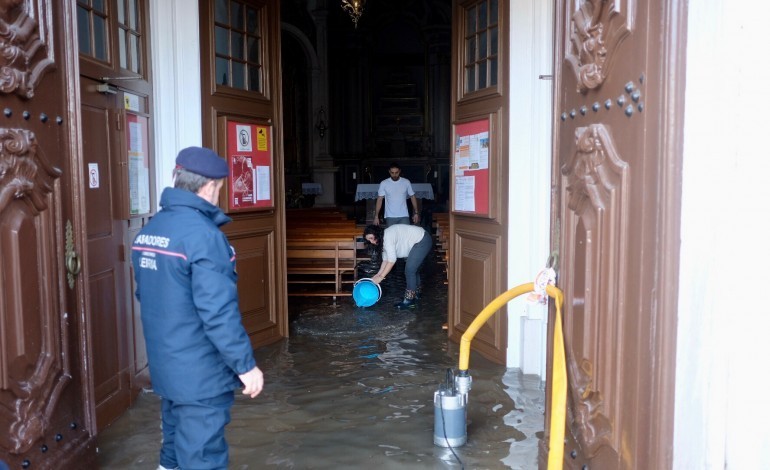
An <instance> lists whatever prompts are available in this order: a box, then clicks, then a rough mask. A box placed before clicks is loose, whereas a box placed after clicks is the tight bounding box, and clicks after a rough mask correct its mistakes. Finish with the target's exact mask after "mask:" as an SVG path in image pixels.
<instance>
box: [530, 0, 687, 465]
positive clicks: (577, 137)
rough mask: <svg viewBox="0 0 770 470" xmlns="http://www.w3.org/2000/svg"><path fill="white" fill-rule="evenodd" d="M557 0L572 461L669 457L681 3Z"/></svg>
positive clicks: (559, 196)
mask: <svg viewBox="0 0 770 470" xmlns="http://www.w3.org/2000/svg"><path fill="white" fill-rule="evenodd" d="M557 3H558V5H557V14H556V17H557V19H556V21H557V24H556V31H557V39H556V44H555V46H556V56H555V65H556V69H555V75H554V78H555V80H556V82H555V97H554V106H555V113H554V152H555V153H554V158H553V162H554V167H553V181H554V183H555V184H556V189H557V191H556V194H555V198H554V201H553V203H554V210H553V225H552V226H553V227H554V243H557V242H558V248H559V253H560V255H561V256H560V258H561V259H560V267H559V280H558V283H559V287H561V288H562V289H563V290H564V293H565V309H564V312H565V315H564V332H565V339H566V346H567V359H568V374H569V391H568V413H567V421H568V423H567V432H566V435H567V444H566V448H565V465H566V468H597V469H599V468H600V469H613V468H668V467H670V462H671V460H670V459H671V455H670V442H671V436H672V434H673V424H672V422H673V421H672V415H673V412H672V410H673V394H672V393H671V391H672V390H673V377H674V357H673V353H672V351H674V342H675V331H676V322H675V317H676V302H675V298H674V291H675V284H676V275H675V273H676V269H677V266H676V263H677V261H676V260H677V259H678V256H677V252H678V248H677V242H678V235H677V234H678V219H677V216H678V206H679V197H680V196H679V194H680V192H679V187H678V184H677V181H678V177H679V174H680V170H681V157H680V156H679V152H677V151H676V149H677V147H678V144H677V143H678V142H679V143H680V142H681V140H679V139H680V137H679V136H677V135H674V133H672V132H671V131H670V129H673V128H675V126H676V125H681V109H680V105H681V99H677V97H678V96H681V94H680V93H681V91H682V85H681V83H682V80H681V73H680V71H681V69H678V68H676V67H680V65H679V64H677V65H676V66H672V65H671V64H676V61H675V60H673V59H672V58H674V57H675V56H676V54H677V53H678V51H679V50H681V49H683V46H682V44H680V42H679V38H680V37H681V36H679V35H680V34H681V33H682V30H683V29H684V28H682V27H681V25H679V24H678V23H677V21H681V19H680V18H678V17H677V15H671V14H669V12H673V11H676V10H677V8H678V6H679V2H677V1H676V0H671V1H664V2H657V3H655V2H653V3H650V4H648V3H647V2H637V1H635V0H619V1H615V2H604V1H601V0H568V1H565V2H557ZM661 3H662V5H661ZM549 383H550V378H549ZM549 393H550V390H549ZM547 419H550V416H548V418H547ZM546 429H548V426H546ZM542 442H543V445H542V447H541V466H544V460H543V457H544V456H545V452H546V451H547V449H545V447H546V446H545V442H547V441H542Z"/></svg>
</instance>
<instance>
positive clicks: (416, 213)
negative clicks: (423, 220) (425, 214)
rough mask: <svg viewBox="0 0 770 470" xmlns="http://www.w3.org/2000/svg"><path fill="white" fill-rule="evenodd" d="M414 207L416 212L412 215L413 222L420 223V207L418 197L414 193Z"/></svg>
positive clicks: (412, 197)
mask: <svg viewBox="0 0 770 470" xmlns="http://www.w3.org/2000/svg"><path fill="white" fill-rule="evenodd" d="M411 199H412V209H413V210H414V214H413V215H412V222H414V223H415V224H419V223H420V208H419V207H418V206H417V197H416V196H415V195H414V194H412V196H411Z"/></svg>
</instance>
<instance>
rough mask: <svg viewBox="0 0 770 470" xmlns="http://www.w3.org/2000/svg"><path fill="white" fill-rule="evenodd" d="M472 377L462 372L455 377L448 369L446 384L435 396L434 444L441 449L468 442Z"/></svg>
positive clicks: (464, 371) (442, 385)
mask: <svg viewBox="0 0 770 470" xmlns="http://www.w3.org/2000/svg"><path fill="white" fill-rule="evenodd" d="M470 389H471V376H470V375H468V371H467V370H461V371H460V373H459V375H457V376H456V377H455V375H454V373H453V372H452V369H447V377H446V383H443V384H441V385H440V386H439V388H438V390H436V392H434V394H433V413H434V418H433V443H434V444H435V445H437V446H439V447H460V446H462V445H465V442H466V441H467V440H468V431H467V428H466V416H467V412H466V409H467V406H468V392H469V391H470Z"/></svg>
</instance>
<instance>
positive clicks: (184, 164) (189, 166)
mask: <svg viewBox="0 0 770 470" xmlns="http://www.w3.org/2000/svg"><path fill="white" fill-rule="evenodd" d="M176 164H177V166H178V167H181V168H184V169H185V170H187V171H190V172H192V173H195V174H197V175H201V176H205V177H206V178H211V179H214V180H217V179H220V178H224V177H226V176H227V174H228V171H227V162H225V159H224V158H222V157H220V156H219V155H217V154H216V153H214V151H213V150H211V149H207V148H203V147H187V148H186V149H182V150H181V151H180V152H179V155H177V157H176Z"/></svg>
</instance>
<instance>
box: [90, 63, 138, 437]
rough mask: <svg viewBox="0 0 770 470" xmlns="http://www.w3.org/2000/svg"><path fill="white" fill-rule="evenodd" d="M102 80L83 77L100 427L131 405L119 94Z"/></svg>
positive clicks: (94, 345) (93, 325)
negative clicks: (120, 212) (103, 85)
mask: <svg viewBox="0 0 770 470" xmlns="http://www.w3.org/2000/svg"><path fill="white" fill-rule="evenodd" d="M97 85H99V82H96V81H94V80H90V79H88V78H86V77H81V80H80V96H81V108H80V109H81V120H82V123H83V128H84V129H88V132H84V133H83V139H82V141H83V174H84V175H88V182H87V184H86V185H85V187H84V192H85V203H86V204H85V207H86V237H87V240H88V260H87V264H88V286H89V292H90V297H89V310H90V312H91V347H92V350H93V351H94V360H93V363H94V376H93V380H94V399H95V400H96V419H97V425H98V427H99V429H102V428H104V426H106V425H108V424H109V423H111V422H112V421H114V420H115V419H116V418H117V417H118V416H120V415H121V414H122V413H123V412H124V411H125V410H127V409H128V407H129V405H130V401H131V396H130V395H131V390H130V371H129V348H130V346H129V342H130V341H129V336H130V335H129V333H130V332H131V331H133V330H132V328H131V325H130V322H129V314H128V305H129V304H128V303H127V302H129V296H130V295H131V292H130V290H129V286H130V284H129V282H128V281H127V279H128V264H129V263H127V262H126V260H127V258H126V256H125V254H124V250H125V248H124V246H125V245H124V239H126V233H125V232H126V230H127V223H126V222H125V221H124V220H120V217H119V215H118V214H117V213H116V209H118V207H117V205H118V204H119V202H121V201H122V200H123V198H121V197H119V196H118V194H116V193H117V192H118V191H119V190H120V185H118V184H115V183H116V182H117V180H118V178H119V175H121V171H120V163H121V162H120V160H121V159H120V158H119V147H118V144H119V143H120V142H121V141H122V140H121V139H120V138H119V136H118V135H117V134H118V132H119V131H120V130H121V129H120V127H121V124H120V121H119V113H118V103H119V101H118V94H117V93H115V92H114V91H112V90H110V91H109V92H100V91H98V90H97Z"/></svg>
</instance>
